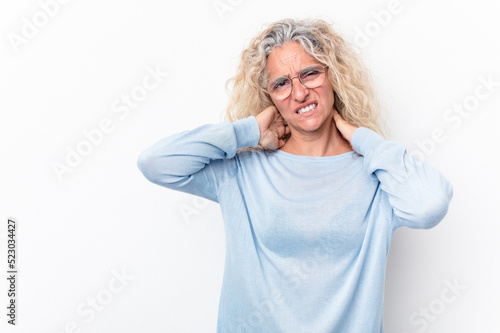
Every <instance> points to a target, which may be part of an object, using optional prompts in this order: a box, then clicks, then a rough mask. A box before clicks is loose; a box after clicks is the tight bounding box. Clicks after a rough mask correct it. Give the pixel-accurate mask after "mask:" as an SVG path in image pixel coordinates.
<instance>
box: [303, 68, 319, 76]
mask: <svg viewBox="0 0 500 333" xmlns="http://www.w3.org/2000/svg"><path fill="white" fill-rule="evenodd" d="M318 74H319V71H318V70H316V69H314V70H310V71H307V72H305V73H304V74H303V75H302V77H303V78H306V77H311V76H316V75H318Z"/></svg>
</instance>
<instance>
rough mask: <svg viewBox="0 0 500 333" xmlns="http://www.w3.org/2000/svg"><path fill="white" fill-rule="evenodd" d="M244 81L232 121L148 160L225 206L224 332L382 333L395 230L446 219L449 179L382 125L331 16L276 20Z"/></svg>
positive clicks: (160, 174)
mask: <svg viewBox="0 0 500 333" xmlns="http://www.w3.org/2000/svg"><path fill="white" fill-rule="evenodd" d="M232 82H233V95H232V99H231V101H230V104H229V108H228V119H230V120H231V121H225V122H221V123H219V124H212V125H205V126H201V127H198V128H196V129H194V130H190V131H185V132H182V133H178V134H176V135H172V136H170V137H167V138H165V139H163V140H162V141H160V142H158V143H157V144H155V145H154V146H152V147H151V148H149V149H148V150H146V151H144V152H143V153H142V154H141V155H140V157H139V160H138V165H139V168H140V170H141V171H142V173H143V174H144V175H145V176H146V178H148V179H149V180H150V181H152V182H154V183H156V184H159V185H162V186H165V187H168V188H171V189H174V190H179V191H184V192H188V193H192V194H194V195H198V196H201V197H204V198H207V199H210V200H213V201H215V202H218V203H219V204H220V206H221V210H222V214H223V217H224V224H225V231H226V262H225V272H224V281H223V287H222V293H221V298H220V304H219V319H218V332H226V333H233V332H259V333H262V332H314V333H321V332H360V333H367V332H383V289H384V277H385V265H386V258H387V253H388V250H389V245H390V242H391V237H392V234H393V232H394V230H395V229H396V228H398V227H401V226H407V227H410V228H431V227H433V226H435V225H436V224H437V223H438V222H439V221H440V220H441V219H442V218H443V217H444V216H445V214H446V212H447V209H448V204H449V202H450V200H451V196H452V187H451V185H450V184H449V182H448V181H447V180H446V179H445V178H444V177H443V176H442V175H441V174H440V173H439V172H438V171H436V170H435V169H433V168H431V167H430V166H428V165H426V164H424V163H423V162H420V161H417V160H415V159H414V158H413V157H412V156H410V155H408V154H407V153H406V149H405V147H404V146H403V145H402V144H399V143H396V142H391V141H386V140H384V139H383V138H382V137H381V136H380V135H379V134H377V133H376V132H380V129H379V125H378V120H377V119H378V118H377V110H378V107H377V104H376V102H375V97H374V94H373V90H372V87H371V84H370V81H369V76H368V75H367V74H366V70H365V69H364V68H363V66H362V65H361V64H360V62H359V61H358V60H357V59H356V56H355V54H354V52H352V51H351V49H350V48H349V46H348V45H346V43H345V42H344V41H343V40H342V38H340V37H339V36H338V35H337V34H336V33H335V32H334V31H333V29H332V28H331V26H330V25H328V24H327V23H326V22H324V21H321V20H302V21H295V20H283V21H279V22H276V23H274V24H271V25H270V26H269V27H268V28H267V29H266V30H265V31H263V32H262V33H261V34H259V35H258V36H257V37H255V38H254V39H253V40H252V41H251V43H250V46H249V47H248V48H247V49H246V50H245V51H244V52H243V55H242V59H241V64H240V66H239V68H238V73H237V75H236V76H235V77H234V78H233V80H232ZM248 147H253V148H251V149H248Z"/></svg>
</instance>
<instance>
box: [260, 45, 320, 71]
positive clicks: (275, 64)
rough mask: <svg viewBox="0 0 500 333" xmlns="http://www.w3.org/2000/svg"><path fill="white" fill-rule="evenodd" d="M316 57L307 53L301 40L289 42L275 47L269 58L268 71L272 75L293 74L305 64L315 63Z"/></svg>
mask: <svg viewBox="0 0 500 333" xmlns="http://www.w3.org/2000/svg"><path fill="white" fill-rule="evenodd" d="M314 60H315V59H314V58H313V57H312V56H311V55H310V54H309V53H307V52H306V51H305V50H304V48H302V46H301V45H300V43H299V42H288V43H285V44H284V45H283V46H280V47H275V48H274V50H273V51H272V52H271V53H270V54H269V57H268V58H267V71H268V73H269V76H270V77H274V76H282V75H291V74H294V73H296V72H298V71H300V70H301V69H302V68H303V67H304V66H307V65H310V64H312V63H314V62H315V61H314Z"/></svg>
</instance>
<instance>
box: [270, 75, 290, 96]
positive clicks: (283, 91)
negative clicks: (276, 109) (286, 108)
mask: <svg viewBox="0 0 500 333" xmlns="http://www.w3.org/2000/svg"><path fill="white" fill-rule="evenodd" d="M291 88H292V82H291V81H290V79H289V78H287V77H286V76H281V77H278V78H275V79H272V80H271V81H269V83H268V84H267V91H268V92H269V93H270V94H271V95H273V96H275V98H281V97H282V96H284V97H287V96H288V95H289V94H290V91H291Z"/></svg>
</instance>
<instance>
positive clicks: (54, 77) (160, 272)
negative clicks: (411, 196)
mask: <svg viewBox="0 0 500 333" xmlns="http://www.w3.org/2000/svg"><path fill="white" fill-rule="evenodd" d="M46 2H48V0H45V1H43V0H42V2H41V3H46ZM62 2H63V1H62V0H61V4H59V8H58V10H57V12H55V9H54V7H53V11H54V13H53V15H52V16H51V17H49V16H47V15H46V14H43V13H44V12H43V10H42V8H41V5H40V3H39V2H37V1H33V0H30V1H27V0H22V1H21V0H18V1H15V2H6V1H2V3H1V5H0V22H1V23H0V37H1V39H0V57H1V59H0V60H1V61H0V73H1V74H0V85H1V86H0V110H1V121H0V126H1V128H0V133H1V140H0V147H1V159H2V162H1V165H0V167H1V169H0V177H1V185H0V191H1V192H0V208H1V212H0V219H1V223H2V224H1V228H0V243H1V244H0V246H1V247H0V248H1V249H2V250H1V252H2V254H1V258H2V259H1V267H2V272H3V273H1V274H0V275H1V276H2V278H1V280H0V304H1V305H2V306H1V308H2V310H1V316H0V318H1V324H0V326H1V327H2V329H1V330H2V332H23V333H24V332H26V333H27V332H29V333H31V332H38V333H61V332H96V333H99V332H106V333H109V332H121V333H125V332H190V333H191V332H214V331H215V327H216V321H217V307H218V300H219V293H220V287H221V283H222V273H223V261H224V230H223V224H222V218H221V214H220V211H219V207H218V206H217V205H216V204H214V203H211V202H207V201H204V200H197V199H195V197H193V196H190V195H187V194H182V193H177V192H174V191H171V190H167V189H164V188H161V187H159V186H156V185H154V184H151V183H149V182H148V181H147V180H146V179H145V178H143V176H142V175H141V174H140V172H139V170H138V169H137V167H136V158H137V155H138V154H139V152H140V151H142V150H143V149H145V148H146V147H148V146H150V145H152V144H153V143H155V142H156V141H158V140H159V139H161V138H163V137H165V136H167V135H170V134H173V133H175V132H178V131H181V130H186V129H191V128H194V127H195V126H198V125H201V124H205V123H217V122H219V121H220V120H221V114H222V112H223V111H224V109H225V106H226V103H227V94H226V92H225V88H224V84H225V81H226V80H227V79H228V78H229V77H230V76H231V75H232V74H234V71H235V66H236V64H237V63H238V57H239V55H240V52H241V51H242V50H243V48H244V47H245V46H246V45H247V44H248V41H249V40H250V38H252V37H253V36H254V35H255V34H256V33H258V32H259V31H260V30H261V28H262V27H263V26H264V25H266V24H268V23H270V22H272V21H274V20H277V19H282V18H285V17H293V18H303V17H319V18H324V19H327V20H329V21H332V22H336V24H337V27H338V29H339V30H340V31H342V32H343V33H344V34H345V36H346V37H347V39H348V40H349V41H351V42H352V43H354V44H355V45H357V46H359V48H360V52H361V53H362V55H363V57H364V59H365V61H366V63H367V64H368V65H369V67H370V68H371V69H372V71H373V74H374V76H375V79H376V81H377V86H378V88H379V91H380V95H381V97H382V99H383V101H384V102H385V104H386V108H387V111H388V118H389V128H390V130H391V131H390V135H389V136H388V137H389V138H390V139H393V140H397V141H401V142H403V143H405V144H407V146H408V150H409V151H410V152H416V151H420V153H421V154H422V155H423V156H424V157H425V160H426V161H427V162H428V163H430V164H431V165H433V166H436V167H437V168H438V169H439V170H440V171H441V172H442V173H443V174H444V175H445V176H446V177H447V178H448V179H449V180H450V181H451V182H452V183H453V185H454V193H455V194H454V198H453V200H452V203H451V206H450V210H449V213H448V215H447V216H446V218H445V219H444V220H443V221H442V222H441V224H439V225H438V226H437V227H435V228H433V229H431V230H410V229H405V228H402V229H398V230H397V231H396V233H395V235H394V239H393V243H392V246H391V250H390V254H389V259H388V265H387V279H386V297H385V329H386V332H388V333H392V332H395V333H403V332H407V333H413V332H429V333H431V332H434V333H442V332H454V333H470V332H498V329H499V327H500V316H499V314H500V302H499V301H498V299H499V296H500V284H499V283H498V281H499V278H500V276H499V275H500V269H499V264H498V263H499V262H500V242H499V236H500V217H499V210H498V209H499V204H500V201H499V199H500V195H499V188H500V177H499V176H498V165H499V164H500V160H499V157H498V156H499V155H498V145H499V143H500V141H499V139H500V134H499V133H500V131H499V130H498V124H499V120H500V117H499V113H498V111H500V86H499V84H498V82H500V65H499V59H500V47H499V38H498V32H499V31H500V20H498V14H499V13H500V5H499V3H498V2H494V1H490V0H477V1H454V2H446V4H444V1H430V0H401V1H399V5H398V6H397V11H394V12H393V13H392V14H391V15H390V17H389V16H387V15H386V16H383V15H382V16H380V15H376V14H377V13H380V12H381V11H382V10H386V11H387V10H388V7H390V5H389V4H390V1H389V0H377V1H361V0H357V1H326V0H324V1H319V0H309V1H306V2H304V1H295V0H294V1H291V0H288V1H272V2H271V1H262V0H254V1H245V0H231V1H230V0H221V1H218V2H215V1H213V0H205V1H168V2H167V1H164V2H162V1H153V0H141V1H139V0H120V1H118V0H113V1H96V0H86V1H79V0H72V1H68V2H67V3H64V4H62ZM217 3H223V4H226V5H227V6H230V7H229V8H230V9H227V10H226V11H224V12H218V11H217V10H216V8H215V4H217ZM44 15H45V18H48V20H46V21H44ZM376 17H378V21H377V19H376ZM37 20H38V21H37ZM27 21H29V22H31V23H33V22H34V21H35V23H36V24H37V25H38V26H39V27H38V28H36V30H35V32H33V30H31V33H32V36H29V34H27V31H29V29H28V28H26V27H25V25H27V24H29V23H26V22H27ZM23 29H24V33H25V36H28V37H29V38H25V39H24V40H23V41H22V43H21V42H19V43H18V44H16V43H14V42H13V38H14V37H13V36H14V35H17V36H18V41H19V40H20V39H19V38H24V37H23ZM360 30H361V31H365V32H366V31H368V33H369V35H370V36H368V37H367V38H364V39H363V38H362V37H360V35H359V31H360ZM148 68H151V69H155V68H158V69H159V70H160V71H162V72H168V75H166V76H165V77H164V78H163V79H162V82H161V84H159V85H158V86H157V87H156V88H155V89H153V90H151V91H149V92H148V93H147V96H146V97H145V99H144V101H142V102H140V103H139V105H137V107H135V108H134V109H132V108H131V109H130V112H129V113H128V114H127V115H126V116H123V114H121V115H122V116H123V117H121V118H120V114H119V113H115V112H113V105H115V103H121V102H120V99H121V96H122V95H123V94H130V93H131V92H132V91H136V92H137V91H139V90H140V85H141V84H142V81H143V79H144V78H145V77H147V75H148V72H147V69H148ZM481 78H484V79H485V80H487V79H488V78H490V80H492V81H494V82H497V83H496V85H493V87H490V89H491V91H488V90H487V89H486V88H485V87H484V86H483V87H481V85H482V83H481V82H482V81H481ZM149 82H153V81H149ZM138 87H139V88H138ZM477 89H479V91H480V92H481V93H482V95H481V96H482V97H481V99H478V98H477V97H475V94H476V91H477ZM486 93H488V94H487V96H486ZM475 102H477V104H474V103H475ZM463 103H469V109H473V110H472V111H470V112H469V111H467V112H464V113H463V116H459V118H457V116H458V114H457V113H454V114H452V113H447V112H449V111H447V110H449V109H450V108H453V106H454V105H455V104H456V105H462V104H463ZM121 105H122V106H123V104H121ZM471 105H472V106H473V107H471ZM446 115H448V116H451V115H453V116H454V117H455V118H454V121H453V122H452V121H451V120H448V121H447V120H445V119H444V118H443V117H445V116H446ZM105 119H108V122H110V124H111V128H112V129H111V130H109V131H108V132H109V133H106V134H103V137H102V138H100V139H99V138H98V137H97V136H96V137H95V138H96V139H95V140H97V139H99V140H97V141H96V142H97V143H96V144H95V145H92V146H90V148H89V146H86V148H87V151H86V152H87V153H88V154H87V156H84V157H83V158H82V159H81V161H77V162H78V163H77V162H75V163H74V165H75V167H72V168H71V172H66V173H64V174H63V175H62V176H61V177H60V178H61V180H60V179H58V176H57V175H56V172H55V171H54V167H53V165H54V163H56V162H57V163H61V164H66V162H65V160H66V158H67V154H68V149H76V148H77V147H78V145H80V148H81V149H84V148H85V147H84V146H83V145H85V143H84V141H85V140H86V138H85V136H84V134H83V132H84V131H91V130H93V129H96V128H98V127H99V124H100V123H101V122H102V121H103V120H105ZM436 130H437V131H440V132H441V134H440V135H439V140H438V141H440V142H437V143H433V144H431V143H429V141H428V140H430V139H429V138H431V137H432V133H433V131H436ZM426 140H427V141H426ZM418 142H420V143H421V145H422V142H427V143H426V146H425V147H426V148H421V147H422V146H419V144H418ZM82 147H83V148H82ZM89 149H90V150H89ZM417 154H418V153H417ZM495 170H497V171H495ZM8 217H14V218H16V219H17V221H18V268H19V276H18V285H17V288H18V299H17V305H18V308H17V325H16V326H15V327H12V325H7V323H6V321H7V316H6V312H7V309H6V305H7V302H8V298H7V289H8V287H7V280H6V279H5V278H3V276H5V275H6V270H7V267H6V259H7V253H6V252H7V251H6V240H7V238H6V225H7V218H8ZM117 274H118V275H119V274H125V276H126V277H125V280H124V281H122V282H119V281H120V280H116V277H115V276H116V275H117ZM450 284H451V285H453V284H454V285H459V289H456V288H455V289H453V290H451V289H450V287H449V285H450ZM443 295H444V298H443ZM92 299H97V302H100V303H101V304H99V303H98V304H97V308H98V309H99V311H97V310H92V309H93V308H92V307H91V302H92ZM445 300H446V302H445ZM426 308H427V309H428V310H427V311H428V313H429V314H428V315H427V317H425V316H424V315H422V314H421V313H422V312H420V311H426V310H425V309H426ZM78 309H80V310H83V311H84V312H80V313H78ZM412 316H413V317H412ZM411 318H413V321H412V319H411ZM423 318H425V319H423ZM415 320H419V321H418V322H415Z"/></svg>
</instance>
